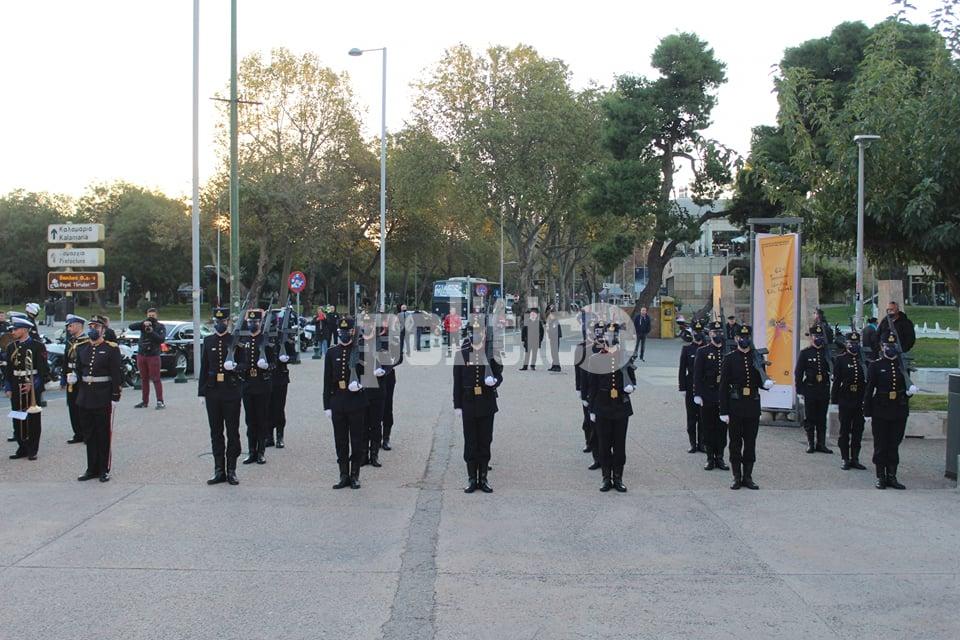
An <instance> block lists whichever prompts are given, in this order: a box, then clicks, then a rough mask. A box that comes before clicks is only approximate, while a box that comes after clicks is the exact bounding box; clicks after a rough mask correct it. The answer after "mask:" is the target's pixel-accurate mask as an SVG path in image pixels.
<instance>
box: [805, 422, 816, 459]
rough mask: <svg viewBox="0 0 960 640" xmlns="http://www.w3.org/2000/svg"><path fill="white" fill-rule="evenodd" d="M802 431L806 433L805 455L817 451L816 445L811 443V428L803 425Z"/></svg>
mask: <svg viewBox="0 0 960 640" xmlns="http://www.w3.org/2000/svg"><path fill="white" fill-rule="evenodd" d="M803 430H804V431H806V432H807V453H813V452H814V451H816V450H817V445H816V444H814V441H813V427H808V426H806V425H804V427H803Z"/></svg>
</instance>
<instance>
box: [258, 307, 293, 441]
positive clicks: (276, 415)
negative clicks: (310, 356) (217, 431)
mask: <svg viewBox="0 0 960 640" xmlns="http://www.w3.org/2000/svg"><path fill="white" fill-rule="evenodd" d="M286 316H287V320H286V328H287V332H286V334H285V332H284V327H283V326H281V325H283V324H284V313H280V314H278V315H277V316H276V318H275V321H276V336H275V338H274V340H273V342H272V345H273V348H274V351H275V352H276V353H277V363H276V367H275V368H274V370H273V373H272V374H271V376H270V377H271V381H270V420H269V427H268V428H267V441H266V443H265V446H267V447H272V446H274V445H276V447H277V449H283V448H284V447H285V446H286V445H285V444H284V442H283V432H284V429H286V428H287V389H288V387H289V386H290V368H289V366H288V364H289V362H290V359H291V357H292V356H293V355H294V354H296V351H297V348H296V344H295V343H294V341H293V334H292V333H291V332H290V331H289V330H290V329H291V328H292V327H293V326H296V319H295V317H294V314H293V310H292V309H288V310H287V312H286ZM274 431H276V434H277V436H276V440H274V436H273V434H274Z"/></svg>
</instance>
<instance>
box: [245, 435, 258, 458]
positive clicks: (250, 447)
mask: <svg viewBox="0 0 960 640" xmlns="http://www.w3.org/2000/svg"><path fill="white" fill-rule="evenodd" d="M256 461H257V441H256V440H254V439H253V438H247V457H246V458H244V459H243V464H253V463H254V462H256Z"/></svg>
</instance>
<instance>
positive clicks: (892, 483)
mask: <svg viewBox="0 0 960 640" xmlns="http://www.w3.org/2000/svg"><path fill="white" fill-rule="evenodd" d="M887 486H888V487H890V488H891V489H897V490H898V491H903V490H904V489H906V487H905V486H903V485H902V484H900V483H899V482H898V481H897V476H895V475H891V474H887Z"/></svg>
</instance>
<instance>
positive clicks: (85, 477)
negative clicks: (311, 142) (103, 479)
mask: <svg viewBox="0 0 960 640" xmlns="http://www.w3.org/2000/svg"><path fill="white" fill-rule="evenodd" d="M96 477H98V475H97V474H96V473H93V472H91V471H84V472H83V475H82V476H77V480H79V481H80V482H86V481H87V480H93V479H94V478H96Z"/></svg>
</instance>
